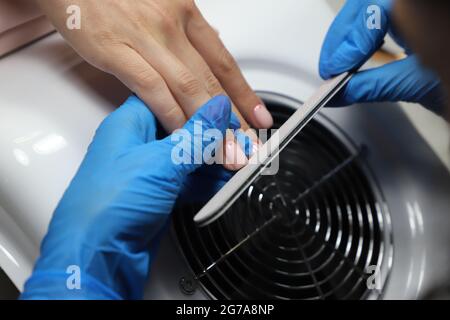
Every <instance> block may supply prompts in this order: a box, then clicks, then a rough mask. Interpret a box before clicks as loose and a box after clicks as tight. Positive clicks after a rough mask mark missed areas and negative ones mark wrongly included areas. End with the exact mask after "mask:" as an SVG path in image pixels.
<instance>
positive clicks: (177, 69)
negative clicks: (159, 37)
mask: <svg viewBox="0 0 450 320" xmlns="http://www.w3.org/2000/svg"><path fill="white" fill-rule="evenodd" d="M174 41H178V39H174ZM136 46H137V51H138V52H139V54H140V55H141V56H142V57H143V58H144V59H145V60H146V61H147V62H148V63H149V64H150V65H151V66H152V67H153V68H154V69H155V70H156V71H157V72H158V73H159V74H160V75H161V77H162V78H163V79H164V80H165V82H166V84H167V86H168V88H169V89H170V92H172V94H173V96H174V98H175V99H176V101H177V102H178V104H179V105H181V106H182V107H183V111H184V113H185V114H186V116H187V117H188V118H189V117H191V116H192V115H193V114H194V113H195V112H196V111H197V109H198V106H201V105H203V104H205V103H206V102H207V101H208V100H209V99H211V95H210V94H209V93H208V91H207V90H206V88H205V86H204V85H203V83H202V82H201V81H200V79H199V78H198V77H197V76H196V75H195V74H193V73H192V71H191V70H190V69H189V68H188V67H186V66H185V65H184V64H183V63H182V62H181V61H180V59H179V58H178V57H176V55H175V54H174V53H172V52H171V51H170V50H169V49H168V48H167V47H165V46H162V45H161V44H160V43H159V42H157V41H156V40H155V39H153V38H152V37H151V36H148V37H146V38H145V39H141V41H139V42H137V44H136Z"/></svg>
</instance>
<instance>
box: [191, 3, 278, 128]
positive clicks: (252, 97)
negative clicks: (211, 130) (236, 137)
mask: <svg viewBox="0 0 450 320" xmlns="http://www.w3.org/2000/svg"><path fill="white" fill-rule="evenodd" d="M186 32H187V36H188V38H189V40H190V42H191V43H192V45H193V46H194V48H195V49H196V50H197V51H198V52H199V54H200V55H201V56H202V57H203V59H204V60H205V62H206V63H207V64H208V66H209V68H210V69H211V71H212V73H213V74H214V75H215V77H216V78H217V79H218V80H219V82H220V83H221V85H222V87H223V89H224V90H225V91H226V92H227V94H228V96H229V97H230V98H231V100H232V101H233V102H234V104H235V105H236V107H237V108H238V109H239V111H240V113H241V114H242V115H243V117H244V118H245V120H247V121H248V122H249V123H250V124H252V125H253V126H254V127H256V128H266V129H267V128H270V127H271V126H272V124H273V120H272V117H271V115H270V113H269V112H268V111H267V109H266V107H265V106H264V104H263V102H262V101H261V100H260V99H259V98H258V96H257V95H256V94H255V93H254V92H253V90H252V89H251V87H250V86H249V84H248V83H247V81H246V80H245V78H244V76H243V75H242V73H241V71H240V69H239V67H238V65H237V63H236V61H235V60H234V58H233V57H232V56H231V54H230V53H229V52H228V50H227V49H226V48H225V46H224V45H223V43H222V41H221V40H220V38H219V36H218V34H217V32H216V31H215V30H214V29H213V28H211V26H210V25H209V24H208V22H207V21H206V20H205V19H204V18H203V16H202V15H201V13H200V11H199V10H198V8H195V9H194V10H193V17H192V19H191V20H190V22H189V23H188V25H187V28H186ZM244 129H246V128H244Z"/></svg>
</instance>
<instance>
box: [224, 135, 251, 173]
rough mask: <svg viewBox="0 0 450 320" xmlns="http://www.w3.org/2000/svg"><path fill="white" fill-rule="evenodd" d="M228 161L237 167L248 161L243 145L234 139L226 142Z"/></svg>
mask: <svg viewBox="0 0 450 320" xmlns="http://www.w3.org/2000/svg"><path fill="white" fill-rule="evenodd" d="M226 161H227V164H229V165H232V166H233V167H235V168H236V169H238V168H241V167H243V166H245V165H246V164H247V163H248V159H247V157H246V156H245V153H244V151H242V149H241V147H240V146H239V145H238V144H237V143H235V142H234V141H228V142H227V144H226Z"/></svg>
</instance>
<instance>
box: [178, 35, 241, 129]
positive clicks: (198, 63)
mask: <svg viewBox="0 0 450 320" xmlns="http://www.w3.org/2000/svg"><path fill="white" fill-rule="evenodd" d="M180 38H181V39H180V40H179V41H174V42H172V43H171V44H169V49H170V50H171V51H172V52H174V53H175V55H176V56H177V57H178V58H179V59H180V61H181V62H183V63H184V64H185V65H186V66H187V67H188V68H189V69H190V70H191V72H192V73H193V74H195V75H196V76H197V78H198V79H199V80H200V81H201V82H202V83H203V85H204V86H205V88H206V90H207V91H208V93H209V95H210V96H211V97H215V96H218V95H227V93H226V92H225V90H224V88H223V87H222V84H221V83H220V82H219V80H218V79H217V78H216V76H215V75H214V74H213V72H212V71H211V69H210V67H209V66H208V64H207V63H206V62H205V60H204V59H203V57H202V56H201V55H200V54H199V53H198V52H197V50H196V49H195V48H194V47H193V46H192V44H191V43H190V42H189V39H187V38H186V37H185V36H184V35H180ZM232 109H233V113H234V114H235V115H236V116H237V117H238V119H239V121H240V124H241V126H242V128H244V129H248V128H249V125H248V123H247V121H246V120H245V119H244V117H243V116H242V115H241V113H240V112H239V110H238V109H237V108H236V106H235V105H234V104H233V103H232Z"/></svg>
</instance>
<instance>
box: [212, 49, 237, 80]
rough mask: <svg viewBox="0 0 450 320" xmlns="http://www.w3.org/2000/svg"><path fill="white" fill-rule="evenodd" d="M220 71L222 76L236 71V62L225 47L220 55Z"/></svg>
mask: <svg viewBox="0 0 450 320" xmlns="http://www.w3.org/2000/svg"><path fill="white" fill-rule="evenodd" d="M217 67H218V69H219V72H220V73H221V74H230V73H232V72H234V70H235V69H236V67H237V65H236V61H235V60H234V58H233V56H232V55H231V53H230V52H228V50H227V49H226V48H225V47H223V48H222V49H221V53H220V55H219V63H218V66H217Z"/></svg>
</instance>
